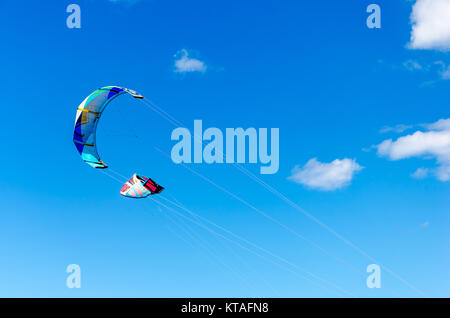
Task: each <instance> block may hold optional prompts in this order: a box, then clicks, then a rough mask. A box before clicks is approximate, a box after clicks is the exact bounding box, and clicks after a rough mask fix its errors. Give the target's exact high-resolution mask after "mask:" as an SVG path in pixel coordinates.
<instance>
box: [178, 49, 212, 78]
mask: <svg viewBox="0 0 450 318" xmlns="http://www.w3.org/2000/svg"><path fill="white" fill-rule="evenodd" d="M174 71H175V72H176V73H187V72H202V73H204V72H206V65H205V63H203V62H202V61H200V60H197V59H195V58H192V57H189V52H188V51H187V50H186V49H182V50H181V51H178V53H177V54H175V70H174Z"/></svg>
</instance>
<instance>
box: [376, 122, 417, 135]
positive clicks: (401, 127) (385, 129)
mask: <svg viewBox="0 0 450 318" xmlns="http://www.w3.org/2000/svg"><path fill="white" fill-rule="evenodd" d="M412 127H413V126H411V125H403V124H398V125H395V126H393V127H391V126H384V127H383V128H381V129H380V133H382V134H385V133H388V132H395V133H397V134H400V133H402V132H404V131H406V130H408V129H411V128H412Z"/></svg>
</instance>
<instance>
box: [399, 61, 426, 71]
mask: <svg viewBox="0 0 450 318" xmlns="http://www.w3.org/2000/svg"><path fill="white" fill-rule="evenodd" d="M403 67H404V68H406V69H407V70H408V71H420V70H423V66H422V65H421V64H420V63H419V62H417V61H416V60H407V61H405V62H403Z"/></svg>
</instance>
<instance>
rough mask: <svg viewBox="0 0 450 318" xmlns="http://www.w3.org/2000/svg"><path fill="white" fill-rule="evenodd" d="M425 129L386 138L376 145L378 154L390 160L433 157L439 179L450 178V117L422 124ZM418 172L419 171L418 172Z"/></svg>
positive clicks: (435, 171)
mask: <svg viewBox="0 0 450 318" xmlns="http://www.w3.org/2000/svg"><path fill="white" fill-rule="evenodd" d="M424 127H425V129H426V131H416V132H415V133H413V134H410V135H405V136H402V137H400V138H398V139H397V140H395V141H394V140H392V139H387V140H384V141H383V142H382V143H380V144H379V145H377V146H376V148H377V150H378V155H379V156H382V157H387V158H388V159H390V160H401V159H406V158H412V157H420V158H433V159H435V160H436V162H437V164H438V166H437V168H436V169H435V170H434V173H435V175H436V177H437V178H438V179H439V180H441V181H448V180H450V118H448V119H441V120H439V121H437V122H435V123H432V124H427V125H424ZM419 174H420V173H419Z"/></svg>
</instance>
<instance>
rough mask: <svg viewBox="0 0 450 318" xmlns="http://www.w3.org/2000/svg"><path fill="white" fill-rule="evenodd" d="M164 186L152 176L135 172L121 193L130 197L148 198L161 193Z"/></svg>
mask: <svg viewBox="0 0 450 318" xmlns="http://www.w3.org/2000/svg"><path fill="white" fill-rule="evenodd" d="M162 190H164V188H163V187H162V186H160V185H158V184H157V183H156V182H155V181H153V180H152V179H150V178H146V177H141V176H138V175H137V174H134V175H133V176H132V177H131V178H130V180H128V181H127V182H126V183H125V184H124V185H123V187H122V189H121V190H120V194H121V195H123V196H125V197H129V198H136V199H137V198H146V197H148V196H149V195H152V194H157V193H160V192H161V191H162Z"/></svg>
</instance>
